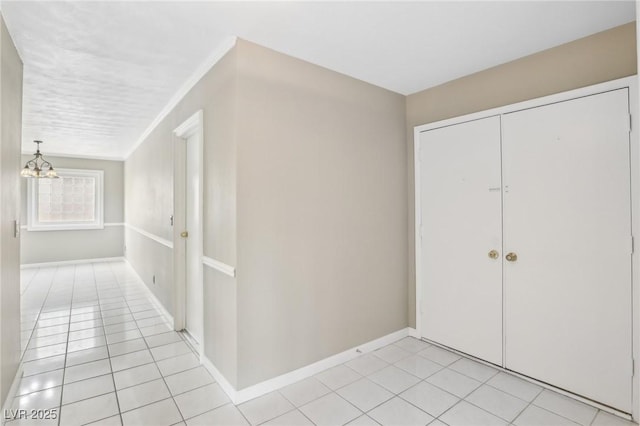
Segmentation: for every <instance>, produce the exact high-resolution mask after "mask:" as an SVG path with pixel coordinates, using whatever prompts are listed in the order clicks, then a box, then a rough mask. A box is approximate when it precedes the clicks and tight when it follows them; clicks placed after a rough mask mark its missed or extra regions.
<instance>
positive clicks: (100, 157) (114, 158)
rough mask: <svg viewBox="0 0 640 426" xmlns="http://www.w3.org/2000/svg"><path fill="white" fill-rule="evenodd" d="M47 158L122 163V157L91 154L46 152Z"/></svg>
mask: <svg viewBox="0 0 640 426" xmlns="http://www.w3.org/2000/svg"><path fill="white" fill-rule="evenodd" d="M22 155H31V156H33V155H34V154H33V151H28V150H24V149H23V150H22ZM49 157H62V158H80V159H83V160H101V161H124V157H120V156H104V155H91V154H67V153H60V152H49V151H47V158H49Z"/></svg>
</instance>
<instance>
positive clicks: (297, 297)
mask: <svg viewBox="0 0 640 426" xmlns="http://www.w3.org/2000/svg"><path fill="white" fill-rule="evenodd" d="M404 108H405V104H404V97H403V96H401V95H398V94H395V93H391V92H389V91H386V90H383V89H380V88H377V87H374V86H371V85H369V84H365V83H363V82H360V81H358V80H355V79H352V78H349V77H346V76H343V75H340V74H337V73H335V72H332V71H329V70H326V69H323V68H320V67H318V66H315V65H311V64H308V63H305V62H303V61H299V60H296V59H293V58H290V57H287V56H285V55H282V54H278V53H276V52H273V51H271V50H268V49H264V48H261V47H259V46H256V45H253V44H251V43H248V42H245V41H239V42H238V44H237V45H236V47H235V48H234V49H232V50H231V51H230V52H229V53H228V54H227V55H226V56H225V57H224V58H223V59H222V60H221V61H220V62H219V63H218V64H216V65H215V66H214V67H213V69H212V70H211V71H210V72H208V73H207V74H206V75H205V77H204V78H203V79H202V80H201V81H200V82H199V83H198V84H197V85H196V86H195V87H194V88H193V89H192V90H191V91H190V92H189V93H188V94H187V96H185V98H184V99H183V100H182V101H181V102H180V103H179V104H178V105H177V106H176V108H174V110H173V111H171V113H170V114H169V115H168V116H167V117H166V118H165V119H164V120H163V121H162V122H161V123H160V124H159V125H158V127H156V129H154V131H153V132H152V133H151V134H150V136H149V137H148V138H147V139H146V140H145V142H144V143H143V144H142V145H141V146H140V147H139V148H138V149H137V150H136V152H134V153H133V154H132V155H131V156H130V157H129V159H127V161H126V162H125V220H126V222H127V223H130V224H132V225H134V226H136V227H139V228H142V229H143V230H145V231H147V232H150V233H152V234H155V235H157V236H159V237H161V238H164V239H167V240H171V239H172V235H173V234H172V230H171V227H170V226H169V221H168V219H169V216H170V215H171V214H172V209H173V206H172V203H173V195H174V193H173V188H172V184H171V181H172V179H173V174H172V173H171V171H172V170H173V164H172V153H173V144H175V143H177V142H176V140H175V138H173V137H172V130H173V129H175V128H176V127H177V126H178V125H180V124H181V123H182V122H183V121H184V120H185V119H187V118H188V117H189V116H191V115H192V114H193V113H194V112H196V111H197V110H199V109H203V110H204V163H205V165H206V170H205V174H204V180H205V184H204V255H205V256H207V257H210V258H213V259H215V260H218V261H221V262H224V263H226V264H229V265H231V266H234V267H236V268H237V278H231V277H228V276H226V275H224V274H222V273H220V272H218V271H215V270H213V269H211V268H209V267H205V270H204V303H205V310H204V318H205V325H204V335H205V336H204V337H205V355H206V356H207V357H208V358H209V359H210V360H211V361H212V362H213V363H214V364H215V365H216V367H217V368H218V369H219V370H220V371H221V372H222V374H223V375H224V376H225V377H226V378H227V380H229V382H231V384H232V385H233V386H235V387H236V388H238V389H241V388H244V387H247V386H249V385H252V384H254V383H257V382H260V381H262V380H265V379H269V378H271V377H274V376H276V375H278V374H282V373H286V372H289V371H291V370H294V369H296V368H299V367H301V366H304V365H307V364H309V363H311V362H314V361H318V360H320V359H323V358H325V357H327V356H330V355H333V354H335V353H337V352H340V351H343V350H345V349H348V348H351V347H353V346H356V345H358V344H361V343H364V342H367V341H369V340H372V339H375V338H378V337H381V336H383V335H386V334H388V333H391V332H394V331H397V330H399V329H401V328H404V327H406V321H407V320H406V319H407V312H406V306H407V296H406V291H407V290H406V280H407V277H406V268H407V259H406V247H407V242H406V227H407V223H406V220H407V219H406V217H407V216H406V211H405V210H404V208H400V209H398V207H397V206H405V205H406V203H407V193H406V188H405V186H406V178H405V176H406V171H405V159H406V147H405V143H404V140H405V127H404V126H405V119H404V114H405V110H404ZM236 222H237V225H236ZM125 234H126V237H125V239H126V244H127V254H126V256H127V257H128V259H129V260H130V262H131V263H132V264H133V265H134V267H135V268H136V270H137V271H138V272H139V273H140V275H141V276H142V277H143V279H144V280H145V282H146V283H147V285H148V286H149V287H150V288H151V289H152V290H153V291H154V293H156V295H157V296H158V298H159V299H160V300H161V301H162V302H163V303H164V304H165V307H167V308H168V309H169V310H171V312H174V306H172V305H171V301H170V300H171V299H172V298H171V289H170V288H167V287H164V288H163V287H162V286H170V283H168V282H166V283H160V284H158V283H156V285H155V286H154V285H153V284H151V283H150V279H149V278H150V275H152V274H156V275H157V274H158V273H161V274H162V276H163V277H170V276H171V273H170V271H169V270H170V268H171V263H170V261H169V260H168V259H170V258H171V256H172V255H171V254H170V253H169V252H170V251H171V250H170V249H168V248H164V249H153V248H152V247H153V246H154V245H155V246H158V245H159V244H158V243H156V242H153V241H152V240H150V239H149V238H146V237H142V236H140V235H139V234H137V233H135V231H132V230H126V232H125ZM134 234H135V235H134ZM134 240H135V242H134ZM178 243H181V242H178ZM284 348H286V350H285V349H284Z"/></svg>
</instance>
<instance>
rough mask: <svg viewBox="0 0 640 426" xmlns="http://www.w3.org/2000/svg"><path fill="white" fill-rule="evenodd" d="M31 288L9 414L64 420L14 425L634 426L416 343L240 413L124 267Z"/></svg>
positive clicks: (62, 275) (82, 268)
mask: <svg viewBox="0 0 640 426" xmlns="http://www.w3.org/2000/svg"><path fill="white" fill-rule="evenodd" d="M22 280H23V283H22V295H23V297H22V312H23V318H22V342H23V348H26V351H25V352H24V377H23V378H22V381H21V382H20V384H19V386H18V391H17V395H16V396H15V397H14V399H13V405H12V407H11V412H10V413H8V414H9V415H13V416H15V417H19V414H18V413H20V412H19V411H17V410H26V412H25V413H26V415H32V414H33V412H32V411H31V410H36V412H35V413H37V414H39V415H43V414H47V413H51V414H52V417H58V418H52V419H48V420H46V419H45V420H40V419H38V420H34V419H30V420H25V419H22V420H20V419H16V420H12V421H9V422H7V425H9V426H19V425H24V424H31V425H58V424H59V425H65V426H66V425H81V424H100V425H121V424H124V425H154V426H160V425H167V426H169V425H173V424H185V423H186V424H188V425H248V424H253V425H257V424H272V425H273V424H281V425H287V424H288V425H313V424H317V425H339V424H346V423H350V424H363V425H364V424H370V425H375V424H387V425H399V424H406V425H418V424H421V425H426V424H433V425H443V424H448V425H451V426H462V425H471V424H483V425H489V424H495V425H506V424H514V425H518V426H527V425H538V424H553V425H574V426H575V425H577V424H582V425H584V426H589V425H593V426H602V425H612V426H613V425H617V426H626V425H632V424H633V423H630V422H626V421H624V420H622V419H620V418H617V417H614V416H612V415H610V414H607V413H605V412H602V411H600V410H597V409H596V408H593V407H590V406H587V405H585V404H582V403H580V402H577V401H575V400H573V399H570V398H567V397H564V396H561V395H559V394H557V393H555V392H552V391H549V390H543V389H542V388H541V387H539V386H537V385H535V384H531V383H528V382H525V381H523V380H520V379H518V378H515V377H512V376H510V375H507V374H505V373H499V372H498V370H496V369H493V368H491V367H488V366H485V365H481V364H479V363H477V362H474V361H472V360H469V359H466V358H462V357H460V356H458V355H456V354H454V353H451V352H448V351H445V350H442V349H440V348H437V347H435V346H432V345H430V344H428V343H426V342H422V341H419V340H416V339H413V338H410V337H407V338H405V339H402V340H400V341H398V342H396V343H395V344H392V345H388V346H386V347H384V348H382V349H379V350H378V351H376V352H374V353H373V354H364V355H362V356H360V357H359V358H356V359H354V360H352V361H349V362H347V363H346V364H343V365H339V366H337V367H334V368H332V369H329V370H326V371H324V372H321V373H320V374H318V375H316V376H315V377H311V378H309V379H306V380H303V381H301V382H298V383H295V384H293V385H290V386H288V387H286V388H283V389H281V390H279V391H275V392H271V393H269V394H267V395H264V396H262V397H259V398H256V399H255V400H251V401H248V402H245V403H243V404H240V405H239V406H237V407H236V406H234V405H233V404H231V403H230V401H229V398H228V397H227V396H226V394H225V393H224V392H223V391H222V389H221V387H220V386H219V385H218V384H217V383H215V381H214V380H213V378H212V377H211V376H210V375H209V373H208V372H207V370H206V369H205V368H204V367H203V366H201V365H199V362H198V358H197V356H196V352H195V351H194V350H193V348H192V347H190V346H189V345H188V344H187V343H186V341H185V340H184V339H183V338H182V336H181V334H180V333H176V332H174V331H172V330H171V329H170V327H169V325H168V324H167V322H166V319H165V318H164V317H163V315H162V313H161V310H159V309H157V308H156V307H155V306H154V305H153V302H152V301H151V298H150V297H149V296H148V294H149V293H148V290H147V289H146V287H145V286H144V284H143V283H142V282H141V281H140V279H139V277H138V276H137V274H136V273H135V272H133V270H132V269H131V267H130V266H129V265H128V264H127V263H125V262H124V261H115V262H108V263H91V264H78V265H70V266H59V267H48V268H39V269H37V268H34V269H24V270H23V271H22ZM49 409H51V410H52V411H49ZM364 413H366V414H364ZM6 415H7V413H5V417H6ZM58 415H59V416H58ZM435 418H437V420H434V419H435Z"/></svg>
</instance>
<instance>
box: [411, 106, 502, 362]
mask: <svg viewBox="0 0 640 426" xmlns="http://www.w3.org/2000/svg"><path fill="white" fill-rule="evenodd" d="M419 155H420V204H421V216H422V217H421V222H422V226H421V227H422V241H421V257H422V258H421V274H420V275H421V283H420V285H421V286H422V302H421V311H422V324H421V325H422V336H423V337H425V338H427V339H430V340H433V341H435V342H438V343H441V344H443V345H446V346H449V347H452V348H455V349H457V350H459V351H462V352H465V353H468V354H471V355H474V356H476V357H479V358H482V359H484V360H486V361H489V362H492V363H495V364H502V262H501V252H502V236H501V176H500V118H499V117H489V118H486V119H482V120H476V121H471V122H467V123H462V124H458V125H455V126H450V127H444V128H439V129H434V130H429V131H425V132H423V133H422V134H421V135H420V154H419ZM492 251H494V252H493V253H491V256H493V258H492V257H490V252H492Z"/></svg>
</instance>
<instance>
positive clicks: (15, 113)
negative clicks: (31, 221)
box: [0, 18, 22, 403]
mask: <svg viewBox="0 0 640 426" xmlns="http://www.w3.org/2000/svg"><path fill="white" fill-rule="evenodd" d="M21 141H22V61H21V60H20V57H19V55H18V52H17V51H16V48H15V46H14V45H13V41H12V40H11V36H10V35H9V33H8V32H7V28H6V26H5V23H4V20H2V19H1V18H0V177H1V178H0V401H1V403H4V401H5V399H6V397H7V394H8V391H9V388H10V386H11V383H12V382H13V379H14V377H15V375H16V372H17V370H18V363H19V360H20V257H19V255H20V240H19V239H18V238H14V233H13V231H14V221H17V220H19V219H20V182H19V179H20V144H21Z"/></svg>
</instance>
